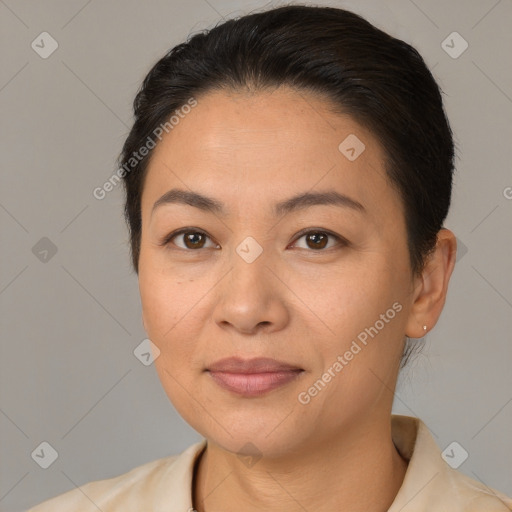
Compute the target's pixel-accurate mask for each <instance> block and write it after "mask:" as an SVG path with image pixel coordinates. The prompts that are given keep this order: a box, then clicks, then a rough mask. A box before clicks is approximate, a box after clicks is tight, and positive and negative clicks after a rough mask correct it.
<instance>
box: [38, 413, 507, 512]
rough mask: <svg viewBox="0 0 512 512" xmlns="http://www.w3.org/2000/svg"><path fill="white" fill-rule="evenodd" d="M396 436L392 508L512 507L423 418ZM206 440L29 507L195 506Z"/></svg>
mask: <svg viewBox="0 0 512 512" xmlns="http://www.w3.org/2000/svg"><path fill="white" fill-rule="evenodd" d="M392 438H393V442H394V444H395V446H396V447H397V449H398V451H399V452H400V454H401V455H402V457H404V458H405V459H406V460H408V461H409V465H408V468H407V471H406V474H405V478H404V481H403V483H402V486H401V487H400V490H399V491H398V494H397V495H396V497H395V500H394V501H393V504H392V505H391V507H390V508H389V509H388V512H462V511H464V512H491V511H492V512H506V511H510V510H512V499H511V498H509V497H507V496H505V495H504V494H502V493H500V492H498V491H496V490H494V489H491V488H489V487H486V486H485V485H483V484H482V483H480V482H478V481H476V480H473V479H471V478H469V477H467V476H465V475H464V474H462V473H460V472H459V471H457V470H455V469H452V467H450V465H449V464H448V463H447V462H445V461H444V460H443V458H442V457H441V452H440V450H439V448H438V446H437V444H436V442H435V441H434V439H433V438H432V436H431V434H430V432H429V431H428V429H427V427H426V425H425V424H424V423H423V422H422V421H421V420H420V419H418V418H413V417H410V416H399V415H392ZM205 446H206V440H205V439H203V440H202V441H201V442H199V443H196V444H194V445H192V446H190V447H189V448H187V449H186V450H185V451H184V452H182V453H181V454H180V455H175V456H169V457H165V458H162V459H158V460H155V461H152V462H149V463H147V464H144V465H142V466H138V467H136V468H134V469H132V470H131V471H129V472H128V473H125V474H123V475H120V476H117V477H114V478H109V479H107V480H99V481H94V482H90V483H88V484H86V485H82V486H80V487H79V488H76V489H73V490H71V491H68V492H66V493H64V494H61V495H60V496H57V497H55V498H52V499H50V500H47V501H45V502H43V503H41V504H39V505H38V506H36V507H34V508H32V509H30V510H29V511H28V512H98V510H100V511H101V512H114V511H116V512H192V511H193V508H192V477H193V470H194V462H195V460H196V459H197V457H198V456H199V455H200V454H201V452H202V451H203V450H204V448H205ZM451 455H452V452H451V451H450V452H448V457H450V456H451ZM454 456H456V455H455V453H454Z"/></svg>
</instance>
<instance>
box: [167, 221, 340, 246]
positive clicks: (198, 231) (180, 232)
mask: <svg viewBox="0 0 512 512" xmlns="http://www.w3.org/2000/svg"><path fill="white" fill-rule="evenodd" d="M185 233H194V234H200V235H204V236H205V237H207V238H209V239H210V240H212V238H211V237H210V236H209V235H208V233H206V232H204V231H202V230H201V229H197V228H193V227H188V228H182V229H180V230H178V231H173V232H172V233H170V234H169V235H166V236H165V237H164V238H163V239H162V240H161V241H160V242H159V245H160V246H167V245H169V244H170V243H171V240H172V239H173V238H176V237H177V236H179V235H183V234H185ZM313 233H314V234H322V235H328V236H329V237H331V238H334V239H335V240H336V241H337V242H338V248H339V247H347V246H348V245H350V243H349V241H348V240H346V239H345V238H343V237H341V236H339V235H336V234H335V233H333V232H332V231H329V230H326V229H322V228H313V229H311V228H307V229H303V230H301V231H299V232H298V233H297V234H296V235H295V239H294V243H296V242H297V241H298V240H300V239H301V238H302V237H303V236H305V235H309V234H313ZM177 249H179V250H182V251H185V252H199V251H200V250H201V249H205V248H204V247H200V248H199V249H184V248H182V247H178V248H177ZM206 249H211V247H206ZM301 249H302V248H301ZM332 249H336V247H329V248H328V249H317V250H315V249H309V252H327V251H330V250H332Z"/></svg>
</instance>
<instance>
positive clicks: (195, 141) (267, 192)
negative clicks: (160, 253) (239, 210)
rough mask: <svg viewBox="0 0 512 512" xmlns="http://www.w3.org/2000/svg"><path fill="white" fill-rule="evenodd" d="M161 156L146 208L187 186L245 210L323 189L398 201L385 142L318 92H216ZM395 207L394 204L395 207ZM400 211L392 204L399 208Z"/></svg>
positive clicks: (161, 147) (172, 135)
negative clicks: (388, 170) (386, 162)
mask: <svg viewBox="0 0 512 512" xmlns="http://www.w3.org/2000/svg"><path fill="white" fill-rule="evenodd" d="M196 99H197V106H195V107H194V108H192V109H191V110H190V112H189V113H187V114H186V115H184V116H183V117H182V118H181V119H180V121H179V123H178V124H176V125H175V126H174V127H173V128H172V129H171V130H170V131H169V133H166V134H164V136H163V138H162V141H161V142H159V143H158V144H157V146H156V148H155V149H154V150H153V154H152V156H151V160H150V162H149V165H148V169H147V176H146V180H145V185H144V191H143V197H142V203H143V204H142V208H143V211H144V210H148V209H151V208H152V206H153V204H154V202H155V201H156V200H157V199H158V198H159V197H160V196H161V194H163V193H164V192H166V191H167V190H169V189H171V188H173V187H176V186H179V187H180V188H182V189H187V188H188V189H192V190H194V191H197V192H200V193H203V194H204V195H212V193H211V191H212V190H215V191H216V193H215V194H214V195H216V196H220V198H222V200H223V201H225V202H228V203H229V202H231V203H237V202H239V203H243V202H246V201H247V200H248V199H251V200H252V199H254V200H256V198H259V199H261V200H265V199H272V202H274V201H275V200H276V199H277V198H278V197H280V196H283V197H288V196H290V195H291V192H304V191H308V190H312V189H314V188H315V187H317V188H318V187H319V188H322V189H326V188H330V189H335V190H338V191H339V192H341V193H344V194H346V195H351V196H355V197H356V198H357V200H359V201H360V202H364V201H368V202H375V200H376V198H377V196H379V197H380V202H379V204H378V205H376V206H377V208H378V207H379V205H380V207H381V208H382V207H385V206H386V205H385V202H386V201H385V200H384V199H385V198H384V197H383V195H384V196H385V195H386V194H387V195H388V196H389V199H390V201H396V200H397V195H396V193H395V191H394V189H393V188H391V187H390V186H389V181H388V179H387V177H386V173H385V169H384V152H383V150H382V148H381V146H380V144H379V143H378V141H377V139H376V138H375V137H374V136H373V135H372V134H371V132H369V131H368V130H367V129H365V128H364V127H363V126H361V125H359V124H358V123H357V122H356V121H355V120H354V119H352V118H351V117H350V116H348V115H341V114H335V113H333V112H332V111H331V110H330V109H329V104H328V103H327V102H326V101H325V100H322V99H321V98H319V97H316V96H314V95H312V94H311V93H306V92H298V91H295V90H292V89H289V88H284V87H281V88H278V89H275V90H273V91H265V92H258V93H248V92H228V91H214V92H209V93H207V94H205V95H203V96H200V97H198V98H196ZM388 206H390V205H388ZM391 206H392V205H391Z"/></svg>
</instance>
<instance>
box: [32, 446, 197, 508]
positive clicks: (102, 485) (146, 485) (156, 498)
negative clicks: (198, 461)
mask: <svg viewBox="0 0 512 512" xmlns="http://www.w3.org/2000/svg"><path fill="white" fill-rule="evenodd" d="M204 445H205V443H204V441H202V442H199V443H196V444H194V445H192V446H190V447H188V448H187V449H186V450H185V451H184V452H183V453H181V454H179V455H170V456H168V457H163V458H161V459H157V460H154V461H151V462H148V463H146V464H143V465H141V466H137V467H135V468H133V469H132V470H130V471H128V472H127V473H124V474H122V475H119V476H116V477H113V478H108V479H105V480H96V481H93V482H89V483H86V484H84V485H80V486H79V487H76V488H75V489H72V490H70V491H68V492H65V493H64V494H60V495H58V496H56V497H54V498H51V499H49V500H46V501H44V502H42V503H40V504H39V505H36V506H35V507H33V508H31V509H29V510H28V511H27V512H74V511H76V512H78V511H80V512H98V510H101V511H102V512H114V511H119V510H122V511H123V512H132V511H133V512H135V511H137V512H139V511H140V510H157V509H159V508H158V505H159V504H160V503H161V502H167V503H168V504H169V503H175V502H176V503H177V502H180V501H183V500H185V501H186V500H187V499H188V497H189V489H190V488H191V487H190V485H191V479H192V473H193V463H194V460H195V458H196V456H197V455H198V454H199V453H200V452H201V451H202V448H203V447H204ZM187 483H188V489H187ZM169 500H171V501H169ZM151 505H152V506H151ZM184 510H185V511H186V509H184Z"/></svg>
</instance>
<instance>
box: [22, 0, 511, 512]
mask: <svg viewBox="0 0 512 512" xmlns="http://www.w3.org/2000/svg"><path fill="white" fill-rule="evenodd" d="M134 110H135V123H134V126H133V128H132V130H131V132H130V134H129V136H128V138H127V140H126V142H125V144H124V147H123V151H122V155H121V157H120V167H119V171H118V174H119V176H120V177H122V178H123V179H124V184H125V188H126V208H125V213H126V218H127V221H128V225H129V228H130V235H131V250H132V261H133V265H134V269H135V271H136V272H137V274H138V278H139V285H140V294H141V299H142V309H143V311H142V315H143V322H144V327H145V330H146V332H147V333H148V336H149V338H150V339H151V341H152V349H153V356H154V357H155V365H156V368H157V371H158V374H159V377H160V379H161V382H162V385H163V386H164V389H165V391H166V392H167V394H168V396H169V398H170V400H171V401H172V403H173V404H174V406H175V407H176V409H177V410H178V412H179V413H180V414H181V415H182V416H183V418H184V419H185V420H186V421H187V422H188V423H189V424H190V425H191V426H192V427H193V428H194V429H196V430H197V431H198V432H199V433H200V434H201V435H202V436H204V438H205V439H204V440H203V441H202V442H200V443H197V444H195V445H193V446H191V447H189V448H188V449H187V450H186V451H184V452H183V453H182V454H181V455H179V456H173V457H167V458H163V459H159V460H156V461H153V462H150V463H148V464H145V465H143V466H140V467H138V468H135V469H133V470H132V471H130V472H129V473H126V474H124V475H121V476H118V477H115V478H111V479H108V480H102V481H96V482H91V483H89V484H87V485H85V486H82V487H81V488H79V489H75V490H72V491H70V492H68V493H65V494H63V495H61V496H59V497H56V498H54V499H51V500H48V501H46V502H45V503H43V504H41V505H39V506H37V507H35V508H34V509H32V510H33V511H35V512H43V511H46V510H48V511H50V510H51V511H53V512H55V511H60V510H62V511H64V510H66V511H70V510H77V511H78V510H80V511H88V510H102V511H103V512H106V511H114V510H116V511H123V512H125V511H131V510H133V511H135V510H137V511H140V510H144V511H149V510H154V511H157V510H158V511H164V510H168V511H183V512H185V511H187V510H188V511H191V510H197V511H199V512H211V511H221V510H222V511H231V510H233V511H234V510H244V512H250V511H253V510H265V511H273V510H287V511H296V510H297V511H299V510H301V511H303V510H316V511H317V512H318V511H324V510H350V511H351V512H353V511H363V510H364V511H368V510H372V511H382V512H384V511H392V512H398V511H402V512H405V511H416V512H418V511H427V510H428V511H429V512H432V511H441V510H443V511H445V510H449V511H451V512H456V511H476V510H478V511H491V510H492V511H505V510H510V508H511V507H512V500H511V499H510V498H508V497H506V496H505V495H503V494H502V493H500V492H498V491H496V490H493V489H490V488H487V487H485V486H484V485H483V484H481V483H480V482H478V481H475V480H472V479H470V478H468V477H467V476H464V475H463V474H462V473H460V472H458V471H456V470H455V469H452V467H450V465H449V464H448V463H447V462H445V461H444V460H443V458H442V457H441V455H440V450H439V448H438V447H437V446H436V444H435V442H434V440H433V438H432V437H431V435H430V433H429V431H428V429H427V428H426V426H425V424H424V423H423V422H422V421H421V420H419V419H418V418H412V417H407V416H397V415H392V414H391V408H392V402H393V393H394V389H395V386H396V381H397V377H398V372H399V370H400V368H401V366H403V365H404V364H405V362H406V360H407V358H408V356H409V354H410V353H411V347H412V346H413V345H411V344H410V339H411V338H422V337H423V336H424V335H425V333H427V332H428V331H429V330H430V329H432V328H433V327H434V325H435V324H436V322H437V320H438V318H439V316H440V314H441V310H442V308H443V306H444V303H445V298H446V294H447V289H448V282H449V279H450V276H451V273H452V270H453V267H454V264H455V253H456V241H455V237H454V235H453V233H452V232H451V231H450V230H448V229H446V228H444V227H443V222H444V220H445V218H446V215H447V212H448V209H449V205H450V196H451V185H452V171H453V157H454V149H453V141H452V134H451V130H450V127H449V124H448V121H447V119H446V117H445V113H444V110H443V105H442V99H441V94H440V91H439V88H438V86H437V84H436V83H435V81H434V79H433V77H432V75H431V74H430V72H429V71H428V69H427V67H426V65H425V63H424V61H423V59H422V58H421V57H420V55H419V54H418V53H417V52H416V50H414V49H413V48H412V47H410V46H409V45H407V44H406V43H404V42H403V41H400V40H397V39H394V38H392V37H390V36H389V35H387V34H385V33H383V32H382V31H380V30H378V29H376V28H375V27H373V26H372V25H370V24H369V23H368V22H367V21H365V20H364V19H362V18H361V17H359V16H357V15H355V14H352V13H350V12H347V11H343V10H340V9H334V8H320V7H305V6H289V7H282V8H278V9H273V10H269V11H267V12H264V13H258V14H253V15H249V16H246V17H243V18H241V19H238V20H230V21H227V22H225V23H223V24H222V25H219V26H217V27H216V28H214V29H212V30H211V31H209V32H206V33H202V34H198V35H195V36H194V37H192V38H191V39H190V40H189V41H188V42H186V43H183V44H180V45H178V46H177V47H175V48H173V49H172V50H171V51H170V52H169V53H168V54H167V55H166V56H165V57H163V58H162V59H161V60H160V61H159V62H157V64H156V65H155V66H154V67H153V69H152V70H151V71H150V73H149V74H148V76H147V77H146V78H145V80H144V83H143V85H142V88H141V90H140V91H139V93H138V95H137V97H136V99H135V102H134Z"/></svg>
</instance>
